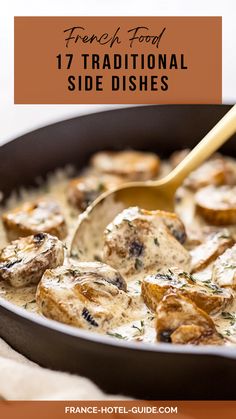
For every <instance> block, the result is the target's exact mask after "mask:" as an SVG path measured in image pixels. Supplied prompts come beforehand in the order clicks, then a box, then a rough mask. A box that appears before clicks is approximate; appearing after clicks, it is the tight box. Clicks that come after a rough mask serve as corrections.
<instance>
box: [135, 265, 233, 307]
mask: <svg viewBox="0 0 236 419" xmlns="http://www.w3.org/2000/svg"><path fill="white" fill-rule="evenodd" d="M141 289H142V297H143V299H144V302H145V304H146V305H147V306H148V308H150V309H151V310H153V311H155V310H156V309H157V306H158V304H159V303H160V301H161V300H162V298H163V297H164V295H165V294H166V293H167V292H169V291H173V290H178V292H179V294H181V295H184V296H185V297H188V298H189V299H190V300H192V301H194V303H196V304H197V306H198V307H200V308H201V309H202V310H205V311H206V312H207V313H210V314H215V313H217V312H219V311H220V310H223V309H225V307H227V305H229V304H231V303H232V299H233V297H232V293H231V292H230V291H229V290H225V289H222V288H220V287H218V286H217V285H215V284H213V283H205V284H204V283H202V282H197V281H196V279H195V278H194V277H193V276H192V275H190V274H189V273H187V272H183V271H181V270H179V269H176V268H171V269H169V270H167V271H166V272H163V273H157V274H156V275H149V276H147V277H145V278H144V279H143V281H142V285H141Z"/></svg>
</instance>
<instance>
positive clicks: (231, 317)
mask: <svg viewBox="0 0 236 419" xmlns="http://www.w3.org/2000/svg"><path fill="white" fill-rule="evenodd" d="M221 315H222V317H223V318H224V319H226V320H230V325H231V326H233V325H234V324H235V322H236V317H235V314H233V313H229V312H228V311H222V313H221Z"/></svg>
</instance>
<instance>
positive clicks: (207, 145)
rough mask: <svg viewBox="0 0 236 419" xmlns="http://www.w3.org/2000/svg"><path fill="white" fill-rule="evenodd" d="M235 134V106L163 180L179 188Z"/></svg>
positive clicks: (174, 187)
mask: <svg viewBox="0 0 236 419" xmlns="http://www.w3.org/2000/svg"><path fill="white" fill-rule="evenodd" d="M235 132H236V105H234V106H233V107H232V108H231V109H230V110H229V111H228V112H227V113H226V114H225V115H224V116H223V118H222V119H220V121H219V122H218V123H217V124H216V125H215V126H214V128H212V129H211V131H209V132H208V134H206V135H205V137H204V138H203V139H202V140H201V141H200V143H198V145H197V146H196V147H194V149H193V150H192V151H191V152H190V153H189V154H188V155H187V157H185V159H184V160H182V162H181V163H180V164H179V165H178V166H177V167H176V168H175V169H174V170H172V172H171V173H170V174H169V175H168V176H167V177H166V178H165V181H168V183H170V184H172V185H173V189H176V188H177V187H178V186H180V185H181V184H182V182H183V180H184V179H185V178H186V177H187V176H188V175H189V174H190V173H191V172H192V171H193V170H195V169H196V168H197V167H198V166H200V164H201V163H203V162H204V161H205V160H207V158H208V157H210V156H211V155H212V154H213V153H214V152H215V151H216V150H218V148H220V146H221V145H222V144H224V143H225V142H226V141H227V140H228V139H229V138H230V137H231V136H232V135H233V134H234V133H235Z"/></svg>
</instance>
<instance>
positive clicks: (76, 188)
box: [67, 174, 124, 211]
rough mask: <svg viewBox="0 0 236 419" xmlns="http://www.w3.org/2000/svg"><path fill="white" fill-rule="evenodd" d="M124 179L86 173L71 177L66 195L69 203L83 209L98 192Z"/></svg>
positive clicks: (119, 183)
mask: <svg viewBox="0 0 236 419" xmlns="http://www.w3.org/2000/svg"><path fill="white" fill-rule="evenodd" d="M122 182H124V179H123V178H122V177H120V176H115V175H101V174H99V175H95V174H91V175H87V176H83V177H79V178H76V179H72V180H71V181H70V182H69V185H68V190H67V196H68V201H69V203H70V204H71V205H72V206H74V207H76V208H77V209H78V210H80V211H84V210H85V209H86V208H87V206H88V205H90V204H91V203H92V202H93V201H94V200H95V199H96V198H97V197H98V196H99V195H100V194H102V193H103V192H106V191H108V190H110V189H113V188H115V187H117V186H119V185H121V183H122Z"/></svg>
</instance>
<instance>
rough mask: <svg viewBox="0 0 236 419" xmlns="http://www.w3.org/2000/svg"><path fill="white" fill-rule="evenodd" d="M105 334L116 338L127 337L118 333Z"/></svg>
mask: <svg viewBox="0 0 236 419" xmlns="http://www.w3.org/2000/svg"><path fill="white" fill-rule="evenodd" d="M107 335H109V336H112V337H113V338H117V339H127V337H126V336H122V335H121V334H120V333H111V332H107Z"/></svg>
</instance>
